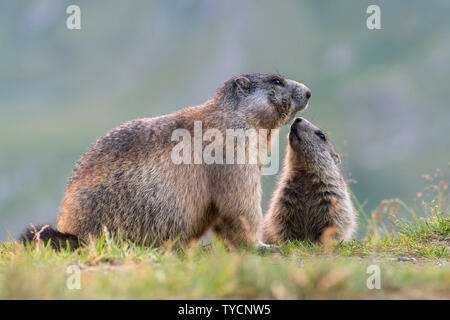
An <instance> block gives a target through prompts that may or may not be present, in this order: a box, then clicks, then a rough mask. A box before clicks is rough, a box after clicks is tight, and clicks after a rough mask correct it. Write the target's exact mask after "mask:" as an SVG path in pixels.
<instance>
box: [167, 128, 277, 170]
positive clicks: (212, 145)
mask: <svg viewBox="0 0 450 320" xmlns="http://www.w3.org/2000/svg"><path fill="white" fill-rule="evenodd" d="M224 131H225V132H223V130H222V131H221V130H220V129H217V128H208V129H207V130H206V131H205V132H203V125H202V121H194V132H193V135H194V136H193V137H192V136H191V132H190V131H189V130H187V129H175V130H174V131H173V132H172V138H171V139H172V141H176V142H178V143H177V144H176V145H175V146H174V148H173V149H172V152H171V155H170V157H171V160H172V162H173V163H174V164H177V165H180V164H208V165H211V164H254V165H257V164H259V165H260V166H261V173H262V174H263V175H273V174H276V173H277V172H278V169H279V148H278V143H274V144H272V146H271V152H269V147H270V146H269V143H271V140H273V141H278V137H279V130H278V129H272V130H268V129H259V130H256V129H246V130H244V129H225V130H224Z"/></svg>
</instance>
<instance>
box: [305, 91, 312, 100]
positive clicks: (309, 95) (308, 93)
mask: <svg viewBox="0 0 450 320" xmlns="http://www.w3.org/2000/svg"><path fill="white" fill-rule="evenodd" d="M306 98H307V99H309V98H311V90H308V91H306Z"/></svg>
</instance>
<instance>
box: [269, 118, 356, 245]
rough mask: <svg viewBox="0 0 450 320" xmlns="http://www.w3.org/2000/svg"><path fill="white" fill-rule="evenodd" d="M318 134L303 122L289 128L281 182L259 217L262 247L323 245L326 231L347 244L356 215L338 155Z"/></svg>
mask: <svg viewBox="0 0 450 320" xmlns="http://www.w3.org/2000/svg"><path fill="white" fill-rule="evenodd" d="M319 132H321V133H322V134H323V132H322V131H321V130H320V129H319V128H317V127H316V126H314V125H313V124H311V123H309V122H308V121H307V120H305V119H302V118H297V119H296V120H295V121H294V123H293V124H292V126H291V130H290V132H289V144H288V147H287V154H286V158H285V164H284V169H283V173H282V175H281V180H280V182H279V185H278V188H277V190H276V191H275V192H274V195H273V197H272V199H271V203H270V206H269V210H268V212H267V214H266V216H265V217H264V223H263V229H262V231H263V236H262V240H263V241H264V242H266V243H277V242H285V241H292V240H310V241H320V242H323V241H325V240H326V239H323V238H324V237H325V236H326V237H327V238H328V237H330V236H331V234H330V233H332V234H333V238H334V239H336V240H349V239H350V238H351V237H352V235H353V233H354V230H355V227H356V216H355V214H354V209H353V206H352V203H351V200H350V196H349V193H348V191H347V186H346V183H345V180H344V178H343V174H342V171H341V168H340V160H339V156H338V155H337V154H336V152H335V150H334V147H333V145H332V144H331V143H330V142H329V140H328V137H326V136H324V138H321V137H319V136H318V134H317V133H319ZM324 139H325V140H324Z"/></svg>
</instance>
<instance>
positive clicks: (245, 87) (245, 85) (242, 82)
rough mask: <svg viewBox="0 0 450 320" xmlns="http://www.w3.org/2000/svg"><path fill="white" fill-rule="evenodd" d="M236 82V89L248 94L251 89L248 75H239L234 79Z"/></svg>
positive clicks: (240, 92)
mask: <svg viewBox="0 0 450 320" xmlns="http://www.w3.org/2000/svg"><path fill="white" fill-rule="evenodd" d="M234 84H235V85H236V90H237V92H238V93H239V94H242V95H247V94H248V92H249V90H250V80H248V79H247V78H246V77H239V78H237V79H236V80H234Z"/></svg>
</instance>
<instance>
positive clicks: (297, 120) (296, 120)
mask: <svg viewBox="0 0 450 320" xmlns="http://www.w3.org/2000/svg"><path fill="white" fill-rule="evenodd" d="M299 122H302V118H296V119H295V121H294V124H296V123H299Z"/></svg>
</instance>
